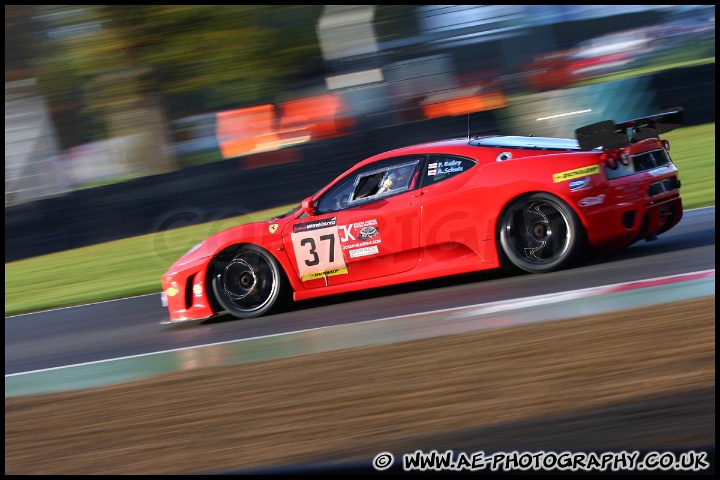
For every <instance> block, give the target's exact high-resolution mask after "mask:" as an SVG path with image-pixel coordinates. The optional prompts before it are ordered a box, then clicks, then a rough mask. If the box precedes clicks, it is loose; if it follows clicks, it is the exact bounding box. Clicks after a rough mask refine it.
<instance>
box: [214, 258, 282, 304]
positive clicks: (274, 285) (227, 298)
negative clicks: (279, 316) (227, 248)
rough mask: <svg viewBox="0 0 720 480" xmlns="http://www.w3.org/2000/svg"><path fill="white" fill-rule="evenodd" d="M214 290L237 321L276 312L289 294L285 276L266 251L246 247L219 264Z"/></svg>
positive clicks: (220, 301)
mask: <svg viewBox="0 0 720 480" xmlns="http://www.w3.org/2000/svg"><path fill="white" fill-rule="evenodd" d="M212 288H213V292H214V293H215V298H216V299H217V301H218V303H219V304H220V305H221V306H222V308H224V309H225V310H226V311H227V312H228V313H229V314H231V315H233V316H235V317H237V318H253V317H259V316H261V315H264V314H266V313H269V312H271V311H276V310H277V309H278V308H279V307H280V306H281V305H283V304H284V301H285V299H286V297H287V295H288V293H289V286H288V283H287V280H286V278H285V274H284V272H283V271H282V269H281V268H280V265H279V264H278V262H277V260H275V258H274V257H273V256H272V255H270V253H268V252H267V251H266V250H264V249H262V248H259V247H256V246H254V245H245V246H242V247H240V248H239V249H238V250H237V251H235V252H234V253H233V254H232V255H231V256H230V257H228V259H227V260H225V261H224V262H221V263H219V264H217V267H216V269H215V273H214V275H213V278H212Z"/></svg>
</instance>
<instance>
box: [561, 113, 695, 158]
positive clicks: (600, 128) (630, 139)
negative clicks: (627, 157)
mask: <svg viewBox="0 0 720 480" xmlns="http://www.w3.org/2000/svg"><path fill="white" fill-rule="evenodd" d="M684 123H685V113H684V109H683V107H674V108H668V109H666V110H662V111H660V112H657V113H654V114H652V115H648V116H646V117H640V118H635V119H633V120H626V121H624V122H620V123H615V122H614V121H613V120H604V121H602V122H598V123H593V124H592V125H587V126H585V127H580V128H578V129H577V130H575V137H576V138H577V140H578V143H579V144H580V149H581V150H594V149H601V150H617V149H619V148H623V147H627V146H628V145H630V144H632V143H635V142H638V141H640V140H644V139H646V138H658V136H659V135H660V134H661V133H666V132H669V131H671V130H675V129H676V128H678V127H682V126H683V124H684Z"/></svg>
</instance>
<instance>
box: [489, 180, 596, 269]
mask: <svg viewBox="0 0 720 480" xmlns="http://www.w3.org/2000/svg"><path fill="white" fill-rule="evenodd" d="M499 229H500V231H499V236H500V245H501V246H502V250H503V253H504V254H505V256H506V257H507V259H508V260H509V261H510V262H512V264H513V265H515V266H516V267H518V268H520V269H522V270H525V271H527V272H531V273H545V272H551V271H553V270H558V269H560V268H562V267H564V266H566V265H567V264H568V262H570V261H571V260H573V259H575V258H577V257H578V256H580V255H581V253H582V251H583V249H584V248H585V247H584V244H585V235H584V234H585V232H584V230H583V227H582V224H581V223H580V220H579V219H578V216H577V214H576V213H575V212H574V211H573V209H572V208H570V207H569V206H567V205H566V204H565V203H564V202H563V201H562V200H560V199H559V198H557V197H555V196H553V195H550V194H546V193H536V194H532V195H528V196H525V197H522V198H519V199H517V200H515V201H514V202H512V203H511V204H510V205H509V206H508V207H507V208H506V209H505V211H504V212H503V214H502V217H501V218H500V223H499Z"/></svg>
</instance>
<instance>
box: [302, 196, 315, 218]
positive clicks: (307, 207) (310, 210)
mask: <svg viewBox="0 0 720 480" xmlns="http://www.w3.org/2000/svg"><path fill="white" fill-rule="evenodd" d="M302 210H303V212H305V213H306V214H307V215H308V217H312V216H313V215H315V206H314V205H313V201H312V197H307V198H306V199H305V200H303V201H302Z"/></svg>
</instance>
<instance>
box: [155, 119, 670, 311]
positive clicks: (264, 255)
mask: <svg viewBox="0 0 720 480" xmlns="http://www.w3.org/2000/svg"><path fill="white" fill-rule="evenodd" d="M683 120H684V114H683V109H682V107H676V108H672V109H668V110H664V111H662V112H658V113H656V114H653V115H648V116H646V117H642V118H636V119H633V120H628V121H625V122H621V123H616V122H614V121H611V120H607V121H604V122H599V123H595V124H592V125H589V126H586V127H582V128H579V129H577V130H576V132H575V133H576V137H577V139H563V138H543V137H520V136H499V135H498V136H475V137H470V138H462V139H454V140H445V141H438V142H433V143H425V144H421V145H414V146H409V147H404V148H400V149H396V150H393V151H389V152H385V153H381V154H379V155H375V156H373V157H370V158H368V159H366V160H363V161H361V162H360V163H358V164H356V165H355V166H354V167H352V168H351V169H349V170H348V171H346V172H345V173H344V174H342V175H340V176H339V177H338V178H336V179H335V180H334V181H332V182H331V183H330V184H329V185H327V186H326V187H324V188H323V189H321V190H320V191H319V192H317V193H316V194H315V195H313V196H311V197H308V198H306V199H305V200H303V201H302V204H301V205H299V206H298V207H297V208H295V209H294V210H292V211H290V212H288V213H287V214H285V215H282V216H279V217H276V218H272V219H270V220H267V221H265V222H256V223H250V224H245V225H239V226H237V227H233V228H230V229H228V230H225V231H223V232H220V233H218V234H216V235H213V236H211V237H209V238H208V239H206V240H204V241H203V242H202V243H200V244H199V245H197V246H195V247H194V248H192V249H191V250H190V251H189V252H187V253H186V254H185V255H184V256H183V257H182V258H180V259H179V260H178V261H177V262H175V264H173V265H172V267H170V269H169V270H168V271H167V273H166V274H165V275H164V276H163V277H162V288H163V293H162V300H163V304H164V305H165V306H166V307H167V308H168V310H169V312H170V322H180V321H185V320H201V319H206V318H210V317H213V316H216V315H219V314H230V315H233V316H235V317H238V318H251V317H258V316H260V315H264V314H267V313H269V312H272V311H275V310H276V309H278V308H279V307H280V306H281V305H283V304H285V303H287V302H286V300H295V301H300V300H305V299H310V298H315V297H321V296H325V295H332V294H338V293H345V292H351V291H355V290H361V289H368V288H375V287H383V286H387V285H394V284H399V283H405V282H412V281H418V280H425V279H430V278H436V277H441V276H447V275H455V274H461V273H467V272H473V271H479V270H487V269H495V268H500V267H503V266H515V267H517V268H520V269H523V270H525V271H528V272H532V273H544V272H549V271H552V270H556V269H559V268H562V267H565V266H567V265H568V264H569V263H570V262H571V261H572V260H573V259H575V258H578V257H579V256H582V255H586V254H588V253H590V252H591V251H612V250H617V249H620V248H623V247H625V246H628V245H630V244H632V243H634V242H636V241H639V240H643V239H644V240H648V241H649V240H654V239H655V238H656V237H657V235H659V234H661V233H663V232H666V231H668V230H669V229H670V228H672V227H673V226H675V225H676V224H677V223H678V222H679V221H680V219H681V218H682V214H683V207H682V201H681V198H680V194H679V188H680V180H679V179H678V171H677V168H675V165H673V163H672V160H671V159H670V155H669V151H670V146H669V143H668V142H667V141H666V140H661V139H660V138H659V135H660V134H661V133H665V132H668V131H670V130H672V129H674V128H677V127H679V126H681V125H682V124H683Z"/></svg>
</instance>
